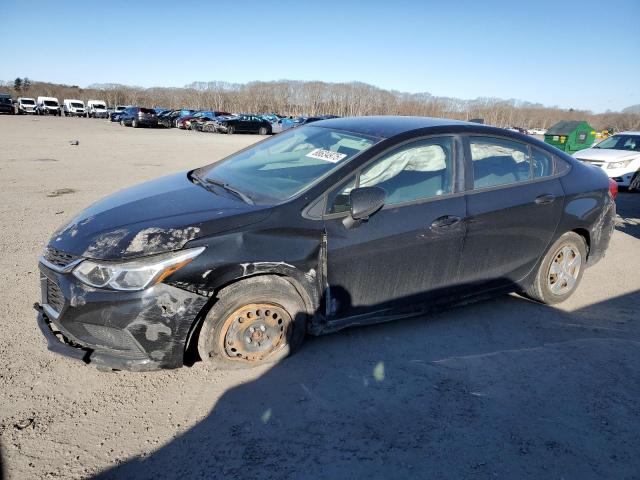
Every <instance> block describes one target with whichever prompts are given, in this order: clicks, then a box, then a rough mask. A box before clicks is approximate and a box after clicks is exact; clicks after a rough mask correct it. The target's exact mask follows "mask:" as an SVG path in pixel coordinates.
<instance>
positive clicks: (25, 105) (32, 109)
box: [16, 97, 36, 115]
mask: <svg viewBox="0 0 640 480" xmlns="http://www.w3.org/2000/svg"><path fill="white" fill-rule="evenodd" d="M16 109H17V110H18V113H20V114H25V113H30V114H32V115H33V114H35V113H36V101H35V99H33V98H27V97H18V100H16Z"/></svg>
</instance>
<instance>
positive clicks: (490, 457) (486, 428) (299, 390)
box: [98, 291, 640, 479]
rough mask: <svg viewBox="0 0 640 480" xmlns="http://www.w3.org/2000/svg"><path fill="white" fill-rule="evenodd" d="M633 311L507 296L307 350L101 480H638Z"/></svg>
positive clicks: (317, 341)
mask: <svg viewBox="0 0 640 480" xmlns="http://www.w3.org/2000/svg"><path fill="white" fill-rule="evenodd" d="M638 309H640V291H636V292H634V293H631V294H628V295H625V296H622V297H618V298H613V299H610V300H607V301H606V302H602V303H598V304H595V305H592V306H589V307H587V308H583V309H581V310H578V311H575V312H572V313H566V312H563V311H561V310H558V309H554V308H551V307H546V306H542V305H538V304H535V303H533V302H529V301H527V300H524V299H522V298H519V297H516V296H505V297H501V298H498V299H495V300H490V301H486V302H482V303H479V304H476V305H472V306H466V307H463V308H459V309H455V310H450V311H448V312H443V313H441V314H435V315H432V316H429V317H428V318H426V319H425V318H421V319H413V320H405V321H399V322H394V323H390V324H385V325H378V326H373V327H366V328H357V329H351V330H347V331H344V332H340V333H337V334H334V335H329V336H326V337H320V338H312V339H310V340H309V341H308V342H307V343H306V344H305V346H304V347H303V348H302V350H301V351H300V352H299V353H298V354H296V355H294V356H293V357H291V358H289V359H287V360H285V361H283V362H281V363H280V364H277V365H275V366H273V367H272V368H271V369H270V370H268V371H267V372H266V373H265V374H264V375H262V376H261V377H260V378H258V379H257V380H255V381H253V382H251V383H247V384H244V385H239V386H237V387H235V388H233V389H231V390H229V391H228V392H227V393H225V394H224V395H223V396H222V397H221V398H220V399H219V401H218V402H217V403H216V404H215V405H214V406H213V408H212V410H211V412H210V414H209V415H208V416H207V417H206V418H205V419H204V420H203V421H201V422H200V423H199V424H197V425H196V426H194V427H193V428H191V429H190V430H189V431H187V432H186V433H184V434H183V435H181V436H179V437H177V438H175V439H173V440H172V441H170V442H169V443H167V444H166V445H164V446H163V447H161V448H160V449H158V450H157V451H155V452H154V453H152V454H151V455H149V456H148V457H146V458H135V459H132V460H130V461H128V462H125V463H123V464H121V465H118V466H116V467H114V468H112V469H110V470H108V471H105V472H103V473H102V474H100V475H99V476H98V478H105V479H107V478H109V479H111V478H243V479H244V478H259V479H270V478H273V479H281V478H300V479H303V478H304V479H306V478H332V479H334V478H368V479H376V478H384V479H387V478H474V479H475V478H495V477H498V478H523V477H526V478H562V477H564V478H581V479H585V478H631V477H633V476H634V475H637V473H638V472H639V471H640V458H639V457H638V455H637V453H638V452H637V446H638V445H640V404H638V401H637V400H638V398H639V396H640V375H638V370H639V369H640V342H639V340H640V334H639V333H640V330H639V329H638V326H637V325H635V324H633V323H632V322H631V320H629V319H632V318H633V312H637V311H638Z"/></svg>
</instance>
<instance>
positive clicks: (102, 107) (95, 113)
mask: <svg viewBox="0 0 640 480" xmlns="http://www.w3.org/2000/svg"><path fill="white" fill-rule="evenodd" d="M87 113H88V114H89V117H93V118H108V117H109V112H108V110H107V104H106V103H105V102H104V101H103V100H89V101H88V102H87Z"/></svg>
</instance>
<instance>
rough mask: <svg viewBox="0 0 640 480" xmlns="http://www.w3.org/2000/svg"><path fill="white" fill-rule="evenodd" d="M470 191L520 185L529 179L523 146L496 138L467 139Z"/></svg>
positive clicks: (525, 152) (528, 161)
mask: <svg viewBox="0 0 640 480" xmlns="http://www.w3.org/2000/svg"><path fill="white" fill-rule="evenodd" d="M469 145H470V148H471V160H472V162H473V188H474V189H478V188H487V187H494V186H497V185H507V184H510V183H516V182H524V181H526V180H530V179H531V162H530V159H529V153H528V148H527V146H526V145H525V144H523V143H519V142H515V141H513V140H507V139H503V138H497V137H470V138H469Z"/></svg>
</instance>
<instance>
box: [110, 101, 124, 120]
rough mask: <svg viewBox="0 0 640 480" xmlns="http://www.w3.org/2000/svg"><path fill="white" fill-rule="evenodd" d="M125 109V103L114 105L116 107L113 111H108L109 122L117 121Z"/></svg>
mask: <svg viewBox="0 0 640 480" xmlns="http://www.w3.org/2000/svg"><path fill="white" fill-rule="evenodd" d="M126 109H127V106H126V105H116V108H114V109H113V111H112V112H111V113H109V120H110V121H111V122H119V121H120V115H122V113H124V111H125V110H126Z"/></svg>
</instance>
